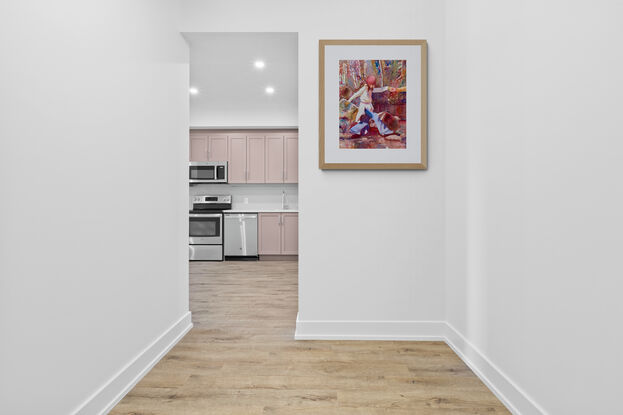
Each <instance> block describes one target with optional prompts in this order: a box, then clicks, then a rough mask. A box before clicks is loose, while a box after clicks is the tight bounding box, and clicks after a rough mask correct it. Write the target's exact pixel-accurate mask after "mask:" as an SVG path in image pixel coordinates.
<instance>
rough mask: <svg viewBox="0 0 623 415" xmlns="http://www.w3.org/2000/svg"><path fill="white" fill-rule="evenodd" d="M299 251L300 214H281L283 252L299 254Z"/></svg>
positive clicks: (283, 253) (284, 253)
mask: <svg viewBox="0 0 623 415" xmlns="http://www.w3.org/2000/svg"><path fill="white" fill-rule="evenodd" d="M298 253H299V214H298V213H282V214H281V254H282V255H298Z"/></svg>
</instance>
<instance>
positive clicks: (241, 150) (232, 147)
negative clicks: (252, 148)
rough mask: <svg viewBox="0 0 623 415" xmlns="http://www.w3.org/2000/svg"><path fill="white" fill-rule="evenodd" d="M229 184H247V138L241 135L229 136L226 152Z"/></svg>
mask: <svg viewBox="0 0 623 415" xmlns="http://www.w3.org/2000/svg"><path fill="white" fill-rule="evenodd" d="M227 161H228V166H227V170H228V175H229V178H228V181H229V183H246V182H247V137H246V136H245V135H241V134H234V135H230V136H229V150H228V157H227Z"/></svg>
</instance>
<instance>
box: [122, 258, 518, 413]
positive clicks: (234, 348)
mask: <svg viewBox="0 0 623 415" xmlns="http://www.w3.org/2000/svg"><path fill="white" fill-rule="evenodd" d="M297 268H298V263H297V262H295V261H258V262H191V264H190V308H191V311H192V314H193V322H194V328H193V329H192V330H191V331H190V332H189V333H188V334H187V335H186V337H184V338H183V339H182V341H180V342H179V343H178V344H177V345H176V346H175V347H174V348H173V349H172V350H171V351H170V352H169V353H168V354H167V355H166V356H165V357H164V358H163V359H162V360H161V361H160V362H159V363H158V364H157V365H156V366H155V367H154V368H153V370H152V371H151V372H149V373H148V374H147V376H145V378H143V380H141V382H139V384H138V385H137V386H136V387H135V388H134V389H132V391H130V393H129V394H128V395H127V396H126V397H125V398H124V399H123V400H122V401H121V402H120V403H119V404H118V405H117V406H116V407H115V408H114V409H113V410H112V412H110V413H111V414H114V415H119V414H133V415H148V414H163V415H164V414H167V415H176V414H184V415H191V414H192V415H195V414H197V415H199V414H201V415H204V414H365V415H370V414H390V415H392V414H394V415H407V414H409V415H412V414H418V415H426V414H453V415H456V414H484V413H487V414H508V413H509V412H508V411H507V410H506V409H505V408H504V406H503V405H502V404H501V403H500V402H499V401H498V400H497V399H496V398H495V396H494V395H493V394H492V393H491V392H490V391H489V390H488V389H487V387H486V386H485V385H484V384H483V383H482V382H481V381H480V380H479V379H478V378H477V377H476V376H475V375H474V374H473V373H472V372H471V370H470V369H469V368H468V367H467V366H466V365H465V364H464V363H463V362H462V361H461V360H460V359H459V358H458V357H457V356H456V355H455V354H454V353H453V352H452V350H451V349H450V348H449V347H448V346H447V345H446V344H445V343H443V342H390V341H375V342H371V341H295V340H294V338H293V336H294V329H295V320H296V312H297V291H298V287H297Z"/></svg>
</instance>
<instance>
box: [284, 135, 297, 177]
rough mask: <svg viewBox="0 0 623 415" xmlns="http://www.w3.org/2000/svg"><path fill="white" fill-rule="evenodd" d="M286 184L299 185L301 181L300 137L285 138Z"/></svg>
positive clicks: (287, 136)
mask: <svg viewBox="0 0 623 415" xmlns="http://www.w3.org/2000/svg"><path fill="white" fill-rule="evenodd" d="M283 147H284V151H283V153H284V172H283V177H284V179H283V182H284V183H298V181H299V136H298V134H286V135H285V136H284V143H283Z"/></svg>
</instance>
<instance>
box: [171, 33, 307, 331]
mask: <svg viewBox="0 0 623 415" xmlns="http://www.w3.org/2000/svg"><path fill="white" fill-rule="evenodd" d="M183 36H184V38H185V39H186V41H187V42H188V45H189V49H190V82H189V95H190V130H189V149H190V151H189V156H190V157H189V184H188V185H189V260H190V264H189V269H190V279H189V281H190V309H191V312H192V315H193V323H194V325H195V327H196V328H199V329H205V330H211V331H212V333H214V334H217V336H218V337H219V338H237V339H246V340H250V337H249V336H252V335H259V334H262V335H264V336H284V335H289V336H290V337H291V338H293V336H294V330H295V324H296V314H297V310H298V255H299V251H298V217H299V210H298V208H299V206H298V186H299V180H298V163H299V134H298V34H297V33H284V32H279V33H268V32H260V33H258V32H244V33H243V32H218V33H217V32H210V33H184V34H183Z"/></svg>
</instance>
